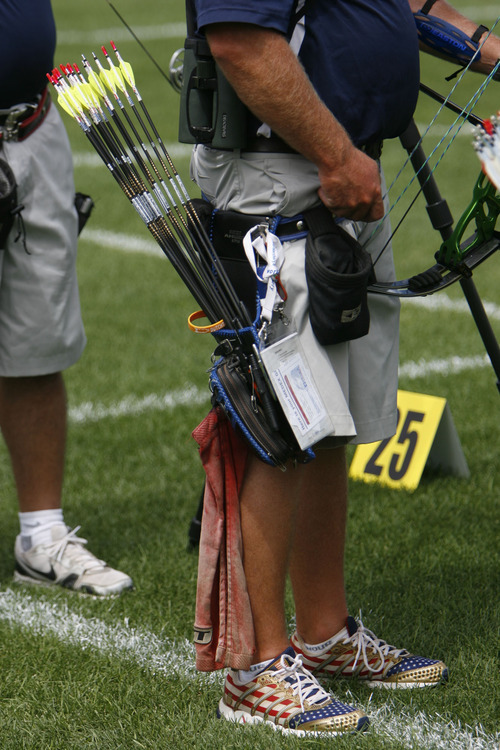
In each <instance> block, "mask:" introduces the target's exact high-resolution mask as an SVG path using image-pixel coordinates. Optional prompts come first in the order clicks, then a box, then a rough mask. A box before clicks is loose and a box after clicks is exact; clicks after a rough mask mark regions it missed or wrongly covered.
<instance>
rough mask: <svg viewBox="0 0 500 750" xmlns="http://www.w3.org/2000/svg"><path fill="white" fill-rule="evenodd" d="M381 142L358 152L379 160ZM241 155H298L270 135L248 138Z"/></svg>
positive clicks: (276, 136)
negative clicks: (249, 153)
mask: <svg viewBox="0 0 500 750" xmlns="http://www.w3.org/2000/svg"><path fill="white" fill-rule="evenodd" d="M382 146H383V141H382V140H381V139H377V140H373V141H370V142H369V143H365V144H363V145H362V146H358V148H359V150H360V151H363V152H364V153H365V154H366V155H367V156H370V157H371V158H372V159H380V156H381V154H382ZM241 151H242V152H243V153H246V152H254V153H264V154H273V153H274V154H296V153H298V152H297V151H296V150H295V149H294V148H292V147H291V146H289V145H288V143H286V141H284V140H283V139H282V138H280V137H279V135H276V134H275V133H272V134H271V137H270V138H266V137H265V136H258V135H257V136H254V137H253V138H250V139H249V140H248V142H247V143H246V144H245V148H242V149H241Z"/></svg>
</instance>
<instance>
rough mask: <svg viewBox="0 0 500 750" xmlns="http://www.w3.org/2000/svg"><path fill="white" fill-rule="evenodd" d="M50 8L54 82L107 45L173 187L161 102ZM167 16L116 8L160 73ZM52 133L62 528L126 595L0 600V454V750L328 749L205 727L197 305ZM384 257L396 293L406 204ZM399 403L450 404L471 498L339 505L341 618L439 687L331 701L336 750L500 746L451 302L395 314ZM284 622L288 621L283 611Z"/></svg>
mask: <svg viewBox="0 0 500 750" xmlns="http://www.w3.org/2000/svg"><path fill="white" fill-rule="evenodd" d="M53 5H54V10H55V14H56V19H57V22H58V28H59V42H58V52H57V55H56V63H58V64H59V63H66V62H69V61H74V60H77V61H79V60H80V55H81V53H84V54H85V55H87V56H89V55H90V54H91V52H92V51H96V52H97V51H98V50H99V47H100V45H101V44H107V43H108V42H109V40H110V39H114V41H115V42H117V44H118V45H119V48H120V51H121V53H122V55H123V57H124V58H125V59H127V60H130V61H131V62H132V63H133V66H134V71H135V75H136V80H137V82H138V84H139V88H140V90H141V93H142V95H143V97H144V99H145V101H146V102H147V104H148V106H149V108H150V109H151V111H152V114H153V117H154V119H155V122H156V123H157V124H158V126H159V129H160V130H161V133H162V137H163V140H164V141H165V143H166V144H167V145H168V146H169V147H171V154H172V156H173V158H174V161H175V163H176V166H177V168H178V169H179V172H180V173H181V175H182V177H183V179H184V180H185V182H186V184H189V180H188V160H189V149H188V147H184V146H180V145H178V144H177V143H176V137H177V136H176V133H177V114H178V105H179V99H178V95H177V94H176V93H175V92H173V91H172V89H171V88H170V87H169V86H168V84H167V83H166V82H165V81H164V80H163V78H162V77H161V75H160V74H159V72H158V71H157V69H156V68H155V67H154V65H153V64H152V63H151V61H150V60H149V58H148V57H147V55H146V54H145V53H144V52H143V51H142V50H141V49H140V47H139V46H138V45H137V43H136V42H135V41H134V40H133V39H132V38H131V37H130V35H129V33H128V32H127V30H126V29H125V28H124V27H123V26H122V25H121V24H120V21H119V20H118V19H117V17H116V16H115V14H114V13H113V11H112V9H111V8H110V7H109V5H108V4H107V3H106V2H105V0H86V2H85V3H74V2H68V0H54V2H53ZM456 5H457V7H462V8H467V10H468V12H469V14H472V15H473V17H474V18H475V19H476V20H477V21H478V22H484V23H487V24H489V25H491V24H492V23H493V22H494V20H495V17H496V15H497V14H498V8H497V5H496V4H492V3H488V2H487V0H480V1H479V0H478V1H477V2H476V3H475V4H474V6H472V4H471V3H470V2H469V3H467V0H462V1H461V3H460V4H459V3H458V2H457V3H456ZM183 6H184V3H183V2H182V0H166V1H165V2H162V3H159V2H154V1H153V0H142V2H141V3H136V2H134V1H133V0H116V2H115V7H116V8H117V9H118V10H119V11H120V12H121V13H122V14H123V16H124V18H125V19H126V20H127V22H128V23H129V24H130V25H131V26H132V28H133V29H134V30H135V31H136V33H137V34H138V36H139V37H140V38H141V39H142V41H143V42H144V44H146V46H147V48H148V50H149V51H150V52H151V54H152V55H154V57H155V58H156V60H157V61H158V63H159V64H160V65H161V67H162V68H164V69H167V68H168V62H169V59H170V56H171V54H172V53H173V52H174V50H175V49H177V48H178V47H180V46H181V45H182V41H183V34H184V31H183ZM450 71H451V67H450V66H448V65H445V64H443V63H440V62H436V61H431V62H429V61H425V62H424V64H423V80H424V81H425V82H426V83H428V84H429V85H431V86H434V87H435V88H437V89H439V90H440V91H442V92H445V91H446V90H447V87H449V85H450V84H446V83H445V81H444V76H445V75H447V74H448V73H449V72H450ZM469 79H470V80H466V81H465V82H464V84H463V85H461V86H459V87H458V89H457V91H456V94H454V98H455V99H456V100H457V101H459V102H461V103H465V102H467V101H468V99H469V97H470V96H471V95H472V93H473V91H474V90H475V87H476V86H477V84H478V82H479V79H478V77H477V76H473V75H471V76H469ZM499 101H500V84H498V83H493V84H492V85H491V86H490V87H489V89H488V91H487V92H486V94H485V95H484V97H483V99H482V100H481V101H480V103H479V104H478V106H477V108H476V112H477V113H478V114H480V115H482V116H489V115H491V114H493V112H494V111H496V110H497V109H498V106H499ZM435 111H436V105H435V104H434V103H432V102H430V101H422V102H421V103H420V104H419V108H418V111H417V115H416V120H417V122H418V123H419V125H423V126H424V127H425V123H428V122H429V120H430V118H431V117H432V115H433V113H434V112H435ZM453 120H454V117H453V116H452V115H448V114H446V113H442V114H441V115H440V116H439V118H438V120H437V121H436V124H435V126H434V127H433V129H432V130H431V132H430V133H429V135H428V136H427V137H426V140H425V144H424V145H425V147H426V149H427V150H428V151H430V150H432V148H434V146H435V145H436V143H437V142H438V140H439V137H440V136H441V135H442V134H443V133H444V132H445V131H446V130H447V129H448V127H449V125H450V124H451V123H452V122H453ZM66 125H67V128H68V132H69V135H70V139H71V142H72V146H73V150H74V157H75V177H76V186H77V189H78V190H80V191H82V192H88V193H90V194H91V195H92V197H93V199H94V201H95V210H94V214H93V216H92V218H91V221H90V222H89V224H88V226H87V227H86V229H85V230H84V232H83V234H82V236H81V241H80V250H79V265H78V269H79V278H80V289H81V300H82V307H83V314H84V320H85V326H86V331H87V336H88V345H87V349H86V351H85V353H84V355H83V357H82V359H81V361H80V362H79V363H78V365H76V366H75V367H73V368H72V369H71V370H70V371H68V372H67V373H66V384H67V390H68V400H69V415H70V423H69V440H68V449H67V471H66V480H65V496H64V497H65V501H64V507H65V516H66V519H67V521H68V522H69V523H71V524H75V525H76V524H81V525H82V532H81V533H83V535H84V536H85V537H87V538H88V539H89V540H90V548H91V549H92V551H94V552H95V553H96V554H98V555H100V556H102V557H105V558H106V559H107V560H109V561H110V562H111V563H112V564H113V565H115V566H116V567H119V568H121V569H123V570H125V571H127V572H128V573H129V574H130V575H131V576H132V577H133V579H134V582H135V590H134V591H132V592H130V593H128V594H126V595H124V596H122V597H120V598H116V599H112V600H98V599H94V598H90V597H84V596H79V595H76V594H72V593H70V592H67V591H63V590H60V591H59V590H58V591H54V590H49V589H39V588H36V587H35V588H22V587H18V586H16V585H14V584H13V583H12V570H13V544H14V538H15V535H16V534H17V532H18V519H17V505H16V497H15V491H14V486H13V482H12V477H11V472H10V465H9V462H8V458H7V454H6V452H5V449H4V448H3V446H2V447H1V448H0V481H1V483H2V486H3V488H4V489H3V493H2V502H1V504H0V550H1V551H2V552H1V554H0V748H1V749H2V750H21V749H23V750H83V749H87V748H98V749H99V750H108V749H109V750H115V749H116V750H118V749H120V750H135V749H138V750H139V749H141V748H148V749H149V748H155V749H160V748H161V749H162V750H163V749H168V750H183V749H184V748H188V747H189V748H193V750H202V749H203V750H207V749H211V748H224V749H225V750H236V748H241V749H246V748H250V747H251V748H255V749H258V750H264V749H265V750H271V749H272V748H281V747H290V748H296V747H297V748H298V747H299V745H300V746H301V747H313V746H314V747H323V746H325V747H326V746H327V744H328V746H330V743H331V742H332V740H330V741H328V742H327V741H326V740H324V741H320V740H314V739H308V740H302V741H298V740H297V739H296V738H285V737H282V736H278V735H276V734H275V733H273V731H272V730H268V729H265V728H257V729H254V730H252V729H250V730H248V729H247V728H240V727H234V726H231V725H228V724H227V723H225V722H220V721H218V720H217V719H216V717H215V707H216V704H217V702H218V700H219V697H220V688H221V679H222V678H221V675H220V674H215V675H197V674H196V672H195V670H194V658H193V647H192V645H191V634H192V624H193V612H194V596H195V586H196V568H197V555H196V552H193V551H189V550H188V549H187V530H188V526H189V522H190V519H191V517H192V516H193V514H194V512H195V510H196V507H197V503H198V496H199V491H200V487H201V484H202V481H203V475H202V469H201V465H200V463H199V460H198V455H197V450H196V445H195V443H194V441H193V439H192V438H191V431H192V430H193V428H194V427H195V426H196V425H197V424H198V423H199V422H200V421H201V419H202V418H203V417H204V416H205V414H206V412H207V411H208V408H209V392H208V387H207V375H206V370H207V368H208V366H209V363H210V353H211V351H212V348H213V343H212V339H211V338H210V337H203V336H196V335H195V334H193V333H191V332H190V331H189V330H188V327H187V324H186V318H187V316H188V314H189V313H190V312H192V311H193V310H194V309H196V303H195V302H194V301H193V300H192V298H191V297H190V295H189V293H188V292H187V291H186V289H185V288H184V287H183V285H182V283H181V281H180V280H179V279H178V277H177V276H176V274H175V272H174V271H173V269H172V268H171V267H170V266H169V264H168V262H167V261H166V260H165V259H164V258H163V257H162V256H161V253H160V252H159V250H158V248H157V247H156V245H155V244H154V242H153V240H152V239H151V238H150V235H149V234H148V232H147V230H146V229H145V228H144V226H143V224H142V223H141V222H140V220H139V218H138V217H137V216H136V214H135V212H134V211H133V209H132V207H131V206H130V205H129V204H128V202H127V200H126V199H125V197H124V196H123V195H122V194H121V193H120V191H119V189H118V187H117V186H116V185H115V183H114V182H113V180H112V178H111V177H110V175H109V174H108V172H107V170H106V169H105V167H104V166H103V165H102V164H101V163H100V162H99V161H98V159H97V156H96V155H95V154H94V152H93V151H92V149H91V148H90V146H89V145H88V144H87V141H86V139H85V137H84V136H83V135H82V133H81V132H80V130H79V128H78V127H77V126H76V125H74V124H73V123H72V122H71V121H70V120H69V118H66ZM466 130H467V129H466V128H464V129H463V130H462V131H461V133H460V135H459V136H458V137H457V138H456V140H455V141H454V143H453V145H452V146H451V148H450V150H449V152H448V154H447V155H446V157H445V158H444V159H443V162H442V164H441V165H440V167H439V169H438V170H437V172H436V176H437V180H438V182H439V185H440V187H441V190H442V192H443V194H444V195H445V196H446V197H447V199H448V201H449V203H450V207H451V209H452V212H453V213H454V215H455V216H458V215H460V213H461V212H462V211H463V210H464V209H465V207H466V205H467V203H468V202H469V200H470V198H471V191H472V187H473V184H474V181H475V179H476V176H477V174H478V173H479V162H478V161H477V157H476V156H475V154H474V151H473V149H472V145H471V144H472V139H471V135H470V131H467V132H466ZM403 161H404V154H403V151H402V149H401V147H400V145H399V144H398V143H396V142H395V143H392V144H388V145H387V146H386V148H385V150H384V157H383V163H384V167H385V169H386V171H387V174H388V176H389V178H390V177H391V175H394V174H396V172H397V171H398V169H399V168H400V166H401V165H402V163H403ZM403 179H404V178H403ZM401 184H404V183H401ZM395 189H396V190H398V189H399V186H398V185H397V186H396V188H395ZM192 194H193V195H195V194H196V191H195V190H194V189H193V191H192ZM401 203H403V201H402V202H401ZM406 205H407V203H406ZM402 210H403V206H402ZM395 220H397V212H396V211H395ZM394 244H395V253H396V263H397V268H398V275H399V276H400V277H404V276H407V275H409V274H411V273H414V272H416V271H420V270H423V269H424V268H427V267H428V266H430V265H431V264H432V262H433V254H434V252H435V251H436V250H437V249H438V247H439V238H438V237H437V235H436V233H435V232H433V230H432V229H430V228H429V222H428V219H427V217H426V214H425V208H424V206H423V204H422V202H421V201H420V200H419V201H418V202H417V204H416V207H415V208H414V210H413V211H412V212H411V213H410V216H409V218H408V220H407V221H406V222H405V223H404V224H403V226H402V227H401V229H400V230H399V231H398V233H397V234H396V237H395V240H394ZM474 280H475V282H476V285H477V288H478V290H479V292H480V294H481V297H482V299H483V301H484V302H485V303H487V309H488V312H489V315H490V320H491V323H492V326H493V328H494V330H495V332H496V334H497V335H498V336H500V299H499V291H498V289H499V284H500V270H499V267H498V258H496V257H493V258H492V259H490V260H488V261H486V262H485V263H484V264H483V265H482V266H481V267H480V268H478V269H477V271H476V272H475V274H474ZM400 387H401V388H402V389H405V390H409V391H415V392H419V393H424V394H431V395H436V396H441V397H444V398H446V399H447V402H448V404H449V407H450V410H451V413H452V416H453V420H454V423H455V426H456V430H457V433H458V436H459V439H460V442H461V445H462V448H463V451H464V454H465V457H466V460H467V463H468V466H469V469H470V478H468V479H460V478H456V477H452V476H449V475H446V474H443V473H437V472H430V471H425V472H424V475H423V477H422V479H421V481H420V484H419V486H418V489H417V490H416V491H414V492H412V493H410V492H407V491H405V490H400V491H394V490H388V489H384V488H383V487H381V486H379V485H368V484H365V483H363V482H353V483H352V486H351V500H350V510H349V530H348V531H349V533H348V541H347V564H346V577H347V587H348V592H349V606H350V609H351V612H352V613H353V614H356V613H357V612H358V611H359V610H362V613H363V619H364V621H365V623H366V625H367V626H368V627H370V628H371V629H373V630H374V631H375V632H376V633H377V634H379V635H381V636H383V637H384V638H385V639H387V640H388V641H389V642H390V643H394V644H395V645H398V646H405V647H406V648H408V649H412V650H415V651H416V652H417V653H422V654H424V655H428V656H431V655H432V656H434V657H437V658H443V659H445V660H446V662H447V664H448V666H449V668H450V674H451V678H450V682H449V684H448V685H447V686H446V687H443V688H440V689H437V690H435V691H430V692H418V691H407V692H405V691H403V692H401V693H399V692H397V693H396V692H394V691H390V694H387V693H386V692H383V693H379V692H373V694H372V691H370V690H369V689H368V688H366V687H364V686H362V685H359V684H352V685H346V684H344V683H340V682H339V683H338V685H336V686H335V693H336V695H337V696H338V697H340V698H342V699H345V700H347V701H349V702H353V703H356V704H358V705H360V706H362V707H364V708H365V710H367V712H368V713H369V714H370V716H371V719H372V722H371V728H370V731H369V733H368V734H367V735H365V736H363V737H347V738H340V739H336V740H333V743H334V744H335V747H337V748H347V747H355V748H366V749H367V750H368V749H369V750H382V748H383V749H384V750H403V749H404V748H414V749H415V750H431V749H432V750H434V749H435V748H436V749H438V748H439V749H440V750H445V749H446V750H458V749H460V750H462V749H466V748H467V749H470V750H472V749H474V750H486V749H487V748H488V749H491V750H493V748H497V747H498V746H499V744H500V734H499V733H498V710H499V708H498V699H499V686H500V679H499V672H498V645H499V644H498V634H499V624H500V612H499V601H498V591H499V585H498V584H499V562H500V560H499V553H498V539H499V531H500V529H499V514H498V494H499V486H500V472H499V465H498V440H499V414H500V411H499V409H500V402H499V393H498V391H497V388H496V385H495V375H494V373H493V370H492V368H491V366H489V365H488V362H487V361H485V358H484V347H483V345H482V342H481V340H480V337H479V335H478V332H477V329H476V326H475V324H474V321H473V319H472V317H471V315H470V313H469V311H468V308H467V305H466V302H465V299H464V296H463V294H462V292H461V289H460V287H459V286H458V285H455V286H454V287H451V288H450V289H448V290H446V291H444V292H441V293H439V294H438V295H434V296H433V297H431V298H428V299H426V300H424V301H421V300H420V301H419V302H418V303H404V304H403V309H402V327H401V378H400ZM289 607H290V618H291V617H292V614H293V613H292V606H291V599H290V601H289ZM332 746H333V745H332Z"/></svg>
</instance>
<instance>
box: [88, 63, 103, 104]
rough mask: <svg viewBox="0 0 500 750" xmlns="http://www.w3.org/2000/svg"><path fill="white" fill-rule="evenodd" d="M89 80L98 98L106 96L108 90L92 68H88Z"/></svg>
mask: <svg viewBox="0 0 500 750" xmlns="http://www.w3.org/2000/svg"><path fill="white" fill-rule="evenodd" d="M88 79H89V84H90V86H91V87H92V90H93V91H94V92H95V93H96V94H97V96H99V97H101V96H106V89H105V88H104V86H103V85H102V83H101V81H100V80H99V76H98V75H97V74H96V73H95V72H94V71H93V70H92V68H88Z"/></svg>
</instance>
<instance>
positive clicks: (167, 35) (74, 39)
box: [57, 19, 186, 52]
mask: <svg viewBox="0 0 500 750" xmlns="http://www.w3.org/2000/svg"><path fill="white" fill-rule="evenodd" d="M125 20H127V21H128V19H125ZM131 26H132V29H133V30H134V32H135V34H136V36H137V37H138V38H139V39H140V40H141V42H150V41H153V40H156V39H179V41H181V42H182V41H183V40H184V37H185V36H186V24H185V23H184V22H179V23H164V24H152V25H150V26H133V25H131ZM110 39H112V40H113V41H114V42H117V43H118V42H134V44H137V42H135V40H134V38H133V36H132V34H131V33H130V31H128V29H127V28H125V26H118V25H117V26H111V27H109V28H107V29H92V30H91V31H90V30H89V31H84V30H79V29H71V30H66V31H63V30H61V31H59V32H58V34H57V43H58V45H61V44H98V45H99V46H101V44H104V45H107V43H108V42H109V40H110ZM179 46H181V45H179ZM96 51H97V52H99V50H96ZM172 52H173V50H172Z"/></svg>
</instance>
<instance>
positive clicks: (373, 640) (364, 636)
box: [342, 612, 409, 672]
mask: <svg viewBox="0 0 500 750" xmlns="http://www.w3.org/2000/svg"><path fill="white" fill-rule="evenodd" d="M356 622H357V625H358V629H357V630H356V632H355V633H353V635H351V636H349V637H348V638H346V639H345V640H344V641H342V643H344V644H348V643H349V644H351V645H352V646H354V648H356V649H357V652H356V658H355V659H354V664H353V669H355V668H356V665H357V664H358V661H359V659H360V658H361V657H362V659H363V662H364V664H365V666H366V668H367V669H368V670H370V672H378V671H379V670H381V669H383V668H384V666H385V661H386V658H388V657H391V658H393V659H397V658H399V657H401V656H407V655H408V653H409V652H408V651H406V649H404V648H396V647H395V646H391V645H390V644H389V643H386V642H385V641H383V640H382V639H381V638H377V636H376V635H375V633H373V632H372V631H371V630H368V628H366V627H365V626H364V625H363V622H362V620H361V612H360V613H359V617H358V618H356ZM368 650H371V651H375V653H376V654H377V655H378V657H379V659H380V664H376V665H375V666H374V667H372V666H371V665H370V663H369V656H368V653H367V652H368Z"/></svg>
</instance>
